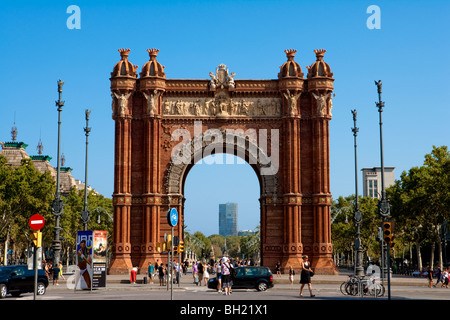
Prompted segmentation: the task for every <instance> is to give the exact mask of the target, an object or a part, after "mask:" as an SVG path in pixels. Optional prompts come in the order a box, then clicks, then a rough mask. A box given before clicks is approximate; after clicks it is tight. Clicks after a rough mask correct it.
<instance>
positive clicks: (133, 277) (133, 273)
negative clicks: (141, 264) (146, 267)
mask: <svg viewBox="0 0 450 320" xmlns="http://www.w3.org/2000/svg"><path fill="white" fill-rule="evenodd" d="M136 273H137V267H133V268H132V269H131V272H130V282H131V284H136Z"/></svg>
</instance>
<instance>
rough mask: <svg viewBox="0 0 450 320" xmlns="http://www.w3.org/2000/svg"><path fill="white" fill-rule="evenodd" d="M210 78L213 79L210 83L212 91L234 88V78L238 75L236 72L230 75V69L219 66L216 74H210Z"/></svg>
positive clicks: (222, 65)
mask: <svg viewBox="0 0 450 320" xmlns="http://www.w3.org/2000/svg"><path fill="white" fill-rule="evenodd" d="M209 76H210V77H211V80H210V81H209V86H210V88H212V89H215V88H221V89H223V88H225V87H227V88H234V87H235V83H234V77H235V76H236V74H235V73H234V72H232V73H228V68H227V66H226V65H224V64H223V63H222V64H219V66H218V67H217V68H216V74H214V73H212V72H210V73H209Z"/></svg>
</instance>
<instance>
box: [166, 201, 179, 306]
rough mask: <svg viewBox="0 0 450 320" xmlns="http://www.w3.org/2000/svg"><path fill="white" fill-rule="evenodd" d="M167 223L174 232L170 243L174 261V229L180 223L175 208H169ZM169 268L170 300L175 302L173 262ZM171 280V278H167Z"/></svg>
mask: <svg viewBox="0 0 450 320" xmlns="http://www.w3.org/2000/svg"><path fill="white" fill-rule="evenodd" d="M167 223H168V224H169V225H170V227H171V231H172V239H171V241H170V252H171V257H172V260H173V227H175V226H176V225H177V223H178V212H177V209H175V208H172V209H171V208H169V210H168V211H167ZM169 263H170V264H169V266H170V268H169V269H170V300H173V261H172V262H170V260H169ZM167 278H169V277H167Z"/></svg>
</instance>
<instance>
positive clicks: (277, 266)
mask: <svg viewBox="0 0 450 320" xmlns="http://www.w3.org/2000/svg"><path fill="white" fill-rule="evenodd" d="M275 272H276V274H277V276H278V277H281V264H280V261H278V262H277V264H276V265H275Z"/></svg>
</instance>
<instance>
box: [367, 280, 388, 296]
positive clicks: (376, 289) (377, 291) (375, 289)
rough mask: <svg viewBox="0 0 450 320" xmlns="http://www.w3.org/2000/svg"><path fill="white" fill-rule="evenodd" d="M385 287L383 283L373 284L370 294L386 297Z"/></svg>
mask: <svg viewBox="0 0 450 320" xmlns="http://www.w3.org/2000/svg"><path fill="white" fill-rule="evenodd" d="M384 291H385V289H384V286H383V284H382V283H376V284H373V285H372V286H371V287H370V290H369V293H370V295H371V296H375V297H382V296H383V295H384Z"/></svg>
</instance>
